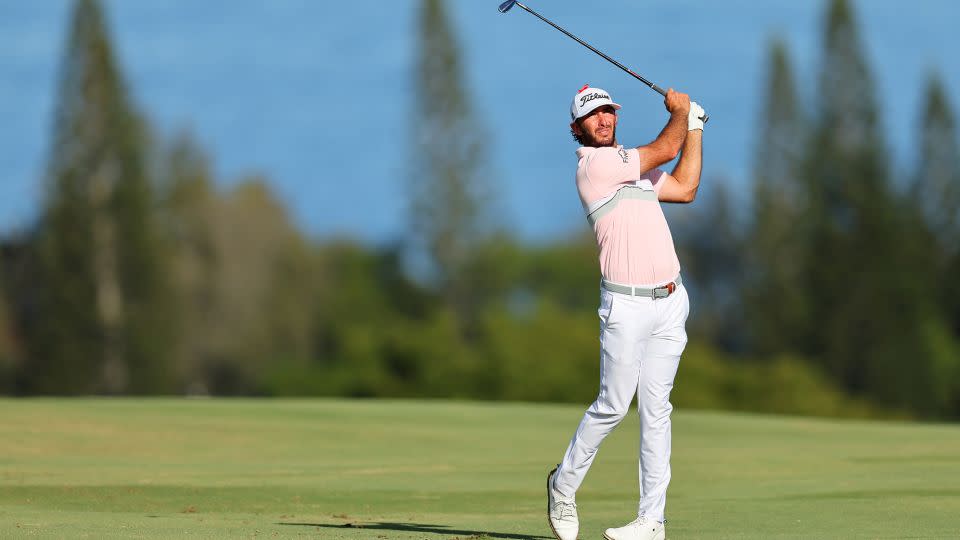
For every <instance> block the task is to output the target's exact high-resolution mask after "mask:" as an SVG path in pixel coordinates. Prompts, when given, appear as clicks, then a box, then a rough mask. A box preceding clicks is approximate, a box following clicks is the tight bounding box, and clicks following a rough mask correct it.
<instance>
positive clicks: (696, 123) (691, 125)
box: [687, 101, 707, 131]
mask: <svg viewBox="0 0 960 540" xmlns="http://www.w3.org/2000/svg"><path fill="white" fill-rule="evenodd" d="M706 114H707V113H706V111H704V110H703V107H701V106H700V105H698V104H697V102H696V101H691V102H690V116H689V117H687V131H693V130H695V129H699V130H700V131H703V120H701V118H703V117H704V116H706Z"/></svg>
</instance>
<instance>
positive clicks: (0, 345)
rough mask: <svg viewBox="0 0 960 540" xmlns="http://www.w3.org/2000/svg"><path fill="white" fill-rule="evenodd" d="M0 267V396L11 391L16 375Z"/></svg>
mask: <svg viewBox="0 0 960 540" xmlns="http://www.w3.org/2000/svg"><path fill="white" fill-rule="evenodd" d="M4 278H5V276H4V274H3V266H2V265H0V394H6V393H9V392H11V391H12V390H13V378H14V376H15V373H16V356H17V353H16V349H15V347H14V340H13V336H14V331H13V320H12V319H11V317H10V309H9V307H8V305H7V294H6V290H5V285H6V279H4Z"/></svg>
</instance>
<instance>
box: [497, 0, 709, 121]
mask: <svg viewBox="0 0 960 540" xmlns="http://www.w3.org/2000/svg"><path fill="white" fill-rule="evenodd" d="M514 5H517V6H520V7H521V8H523V10H524V11H526V12H527V13H529V14H531V15H533V16H534V17H536V18H538V19H540V20H541V21H543V22H545V23H547V24H549V25H550V26H552V27H554V28H556V29H557V30H559V31H561V32H563V33H564V34H566V35H567V36H568V37H570V38H572V39H573V40H575V41H576V42H577V43H579V44H581V45H583V46H584V47H586V48H588V49H590V50H591V51H593V52H595V53H597V54H598V55H599V56H600V57H601V58H603V59H604V60H606V61H607V62H610V63H611V64H613V65H615V66H617V67H618V68H620V69H622V70H624V71H626V72H627V73H629V74H630V75H632V76H633V77H634V78H635V79H637V80H638V81H640V82H642V83H643V84H645V85H647V86H649V87H650V88H651V89H653V90H654V91H655V92H657V93H659V94H660V95H662V96H664V97H666V96H667V91H666V90H664V89H663V88H660V87H659V86H657V85H655V84H653V83H652V82H650V81H648V80H647V79H646V78H644V77H643V76H641V75H637V74H636V73H634V72H633V70H631V69H630V68H628V67H627V66H625V65H623V64H621V63H620V62H617V61H616V60H614V59H613V58H610V57H609V56H607V55H606V54H604V53H603V52H601V51H599V50H598V49H597V48H596V47H594V46H593V45H590V44H589V43H587V42H586V41H584V40H582V39H580V38H578V37H577V36H575V35H573V34H571V33H570V32H567V31H566V30H564V29H563V28H562V27H560V26H558V25H556V24H554V23H553V21H551V20H550V19H548V18H546V17H544V16H543V15H540V14H539V13H537V12H536V11H534V10H532V9H530V8H528V7H527V6H525V5H524V4H523V3H521V2H514ZM701 120H703V122H704V123H706V122H707V121H708V120H710V115H708V114H704V115H703V118H701Z"/></svg>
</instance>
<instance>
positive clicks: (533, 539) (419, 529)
mask: <svg viewBox="0 0 960 540" xmlns="http://www.w3.org/2000/svg"><path fill="white" fill-rule="evenodd" d="M277 525H296V526H300V527H323V528H326V529H365V530H371V531H398V532H414V533H433V534H443V535H451V534H452V535H457V536H467V537H471V536H472V537H477V538H503V539H507V540H552V538H553V537H552V536H534V535H531V534H513V533H498V532H490V531H465V530H458V529H451V528H450V527H449V526H447V525H428V524H424V523H344V524H342V525H336V524H333V523H284V522H281V523H277Z"/></svg>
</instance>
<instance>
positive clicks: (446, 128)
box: [408, 0, 492, 318]
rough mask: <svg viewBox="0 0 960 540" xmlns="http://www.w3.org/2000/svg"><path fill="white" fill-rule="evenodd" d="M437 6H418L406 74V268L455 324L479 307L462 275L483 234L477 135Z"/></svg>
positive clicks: (431, 1)
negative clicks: (409, 101) (409, 93)
mask: <svg viewBox="0 0 960 540" xmlns="http://www.w3.org/2000/svg"><path fill="white" fill-rule="evenodd" d="M445 6H446V4H445V3H444V2H443V1H441V0H423V1H422V3H421V7H420V11H419V18H418V31H417V60H416V66H415V68H414V72H413V80H414V84H415V85H416V87H415V89H414V92H413V99H414V102H413V106H412V113H413V114H412V117H411V119H410V126H411V129H412V131H413V133H412V135H413V138H412V141H413V145H412V148H410V149H409V152H408V153H409V155H411V156H412V162H411V163H410V172H409V175H410V180H411V182H410V189H409V190H408V192H409V194H410V201H409V211H410V230H411V233H412V234H411V243H412V245H411V246H410V247H411V250H410V251H411V253H410V258H411V259H412V262H413V265H414V266H418V267H419V268H418V272H422V274H423V275H427V276H430V277H429V278H428V279H427V281H430V282H432V283H435V284H436V285H437V289H438V290H439V291H441V292H442V297H443V299H444V301H445V302H447V304H448V305H450V306H452V307H453V308H454V309H455V310H456V311H457V312H458V314H459V316H460V317H461V318H466V317H469V313H470V312H472V311H474V310H475V309H476V308H477V307H478V304H479V302H480V299H479V298H478V295H476V294H475V292H474V291H475V289H474V287H473V286H472V285H473V284H472V274H470V273H469V272H467V271H466V270H467V267H468V266H469V264H470V263H469V259H470V258H471V253H472V251H473V249H474V248H475V247H476V246H477V244H478V243H479V240H480V239H481V238H483V237H484V236H485V234H486V233H487V232H488V229H489V221H488V218H489V215H488V213H489V211H490V208H489V203H490V200H491V197H492V193H491V192H490V191H489V185H488V175H487V174H486V171H484V163H485V161H486V157H487V156H486V149H485V145H484V134H483V129H482V128H481V127H480V125H479V122H478V121H477V120H476V118H475V116H474V114H473V107H472V105H471V100H470V95H469V91H468V88H467V86H466V83H465V81H464V75H463V68H462V67H461V62H460V47H459V44H458V43H457V41H456V36H455V32H454V29H453V28H452V27H451V25H450V22H449V21H448V17H447V14H446V7H445Z"/></svg>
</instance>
